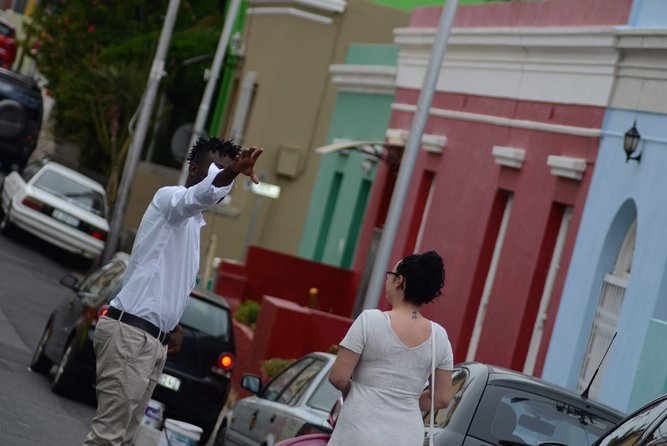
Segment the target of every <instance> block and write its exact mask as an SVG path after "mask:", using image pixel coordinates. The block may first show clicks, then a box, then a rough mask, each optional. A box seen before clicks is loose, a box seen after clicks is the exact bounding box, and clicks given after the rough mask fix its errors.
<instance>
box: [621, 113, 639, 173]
mask: <svg viewBox="0 0 667 446" xmlns="http://www.w3.org/2000/svg"><path fill="white" fill-rule="evenodd" d="M641 138H642V137H641V135H640V134H639V132H638V131H637V121H636V120H635V122H634V123H633V124H632V127H631V128H630V130H628V131H627V132H625V135H624V136H623V150H625V162H626V163H627V162H628V161H630V160H633V161H637V162H639V160H641V158H642V154H641V153H640V154H638V155H635V156H632V154H633V153H635V152H636V151H637V147H638V146H639V140H640V139H641Z"/></svg>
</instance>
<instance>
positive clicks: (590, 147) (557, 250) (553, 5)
mask: <svg viewBox="0 0 667 446" xmlns="http://www.w3.org/2000/svg"><path fill="white" fill-rule="evenodd" d="M631 6H632V1H631V0H545V1H542V2H531V3H514V2H513V3H496V4H487V5H469V6H462V7H460V8H459V11H458V13H457V17H456V21H455V28H454V30H453V32H452V34H451V37H450V39H449V46H448V49H447V53H446V57H445V61H444V64H443V67H442V70H441V75H440V78H439V81H438V86H437V91H436V94H435V96H434V100H433V103H432V105H431V107H432V108H431V111H430V117H429V121H428V123H427V126H426V130H425V134H424V137H423V138H422V150H421V151H420V153H419V157H418V160H417V163H416V167H415V171H414V174H413V177H412V183H411V188H410V191H409V192H408V196H407V200H406V205H405V209H404V212H403V214H404V216H405V217H404V219H403V221H402V223H401V226H400V229H399V233H398V235H397V237H396V239H395V242H394V249H393V255H392V260H391V262H394V261H396V260H398V259H400V258H401V257H403V256H405V255H407V254H409V253H412V252H415V251H418V252H421V251H424V250H429V249H435V250H437V251H439V252H440V253H441V254H442V255H443V257H444V258H445V265H446V269H447V283H446V286H445V294H444V296H443V297H442V298H440V299H439V300H437V301H436V302H435V303H433V304H431V305H429V306H427V308H426V309H425V313H426V314H427V315H428V316H429V317H432V318H433V319H435V320H436V321H438V322H440V323H442V324H443V325H444V326H445V327H446V328H447V329H448V331H449V334H450V337H451V339H452V345H453V347H454V352H455V360H456V361H463V360H466V359H468V360H472V359H474V360H479V361H484V362H489V363H493V364H498V365H502V366H507V367H510V368H513V369H516V370H523V371H526V372H528V373H532V374H535V375H540V374H541V369H542V365H543V362H544V356H545V353H546V347H547V345H548V341H549V337H550V334H551V330H552V327H553V321H554V318H555V315H556V312H557V308H558V304H559V300H560V295H561V292H562V288H563V282H564V279H565V272H566V271H567V267H568V263H569V260H570V257H571V254H572V250H573V246H574V242H575V236H576V234H577V228H578V226H579V222H580V220H581V214H582V210H583V207H584V202H585V199H586V195H587V191H588V187H589V184H590V181H591V177H592V173H593V169H594V163H595V160H596V156H597V150H598V146H599V143H600V134H601V131H600V129H601V127H602V125H603V118H604V112H605V107H606V105H607V102H608V100H609V94H610V91H611V88H612V82H613V73H614V64H615V61H616V58H617V53H616V52H615V51H613V49H612V48H611V45H610V44H609V43H610V42H611V41H612V40H613V39H614V35H613V33H612V32H611V31H610V29H611V28H610V26H613V25H620V24H624V23H627V21H628V15H629V13H630V9H631ZM439 11H440V10H439V8H421V9H417V10H416V11H415V12H414V13H413V15H412V19H411V22H410V25H409V27H407V28H401V29H396V30H395V32H394V35H395V43H397V44H399V45H400V46H401V52H400V56H399V62H398V69H397V74H396V99H395V102H394V104H393V105H392V117H391V121H390V128H389V129H388V130H387V135H386V136H387V139H388V140H389V141H390V142H392V143H394V144H397V145H399V146H400V145H402V144H404V143H405V141H406V136H407V132H408V131H409V128H410V125H411V122H412V117H413V114H414V111H415V108H416V103H417V99H418V96H419V89H420V88H421V85H422V82H423V77H424V73H425V71H426V67H427V63H428V57H429V55H430V51H431V47H432V44H433V40H434V36H435V27H436V26H437V23H438V15H439ZM395 174H396V170H395V167H392V166H390V165H387V164H383V165H382V166H381V167H380V169H379V170H378V173H377V176H376V178H375V181H374V185H373V190H372V195H371V197H370V200H369V207H368V208H367V211H366V217H365V224H364V226H363V228H362V230H361V234H360V241H359V245H358V251H357V255H356V257H355V263H354V270H356V271H357V272H361V271H363V270H364V269H365V267H366V265H367V263H368V262H371V261H372V259H371V258H370V256H369V247H370V245H371V239H372V237H373V232H374V229H375V228H381V227H382V225H383V223H384V220H385V217H386V212H387V208H388V202H389V199H390V197H391V191H392V189H393V185H394V181H395V178H396V175H395ZM382 305H385V303H384V302H382V303H381V306H382Z"/></svg>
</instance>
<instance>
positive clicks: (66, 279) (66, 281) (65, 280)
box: [60, 274, 79, 291]
mask: <svg viewBox="0 0 667 446" xmlns="http://www.w3.org/2000/svg"><path fill="white" fill-rule="evenodd" d="M60 284H61V285H64V286H66V287H67V288H71V289H73V290H75V291H76V290H77V289H78V288H79V279H77V278H76V277H74V276H73V275H72V274H65V275H64V276H62V277H61V278H60Z"/></svg>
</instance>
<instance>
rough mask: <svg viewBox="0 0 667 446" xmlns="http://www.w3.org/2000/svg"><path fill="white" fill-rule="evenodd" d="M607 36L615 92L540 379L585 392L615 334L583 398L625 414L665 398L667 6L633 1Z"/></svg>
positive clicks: (645, 0) (650, 0)
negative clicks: (633, 137)
mask: <svg viewBox="0 0 667 446" xmlns="http://www.w3.org/2000/svg"><path fill="white" fill-rule="evenodd" d="M615 32H616V36H617V38H616V39H615V42H614V44H613V45H614V47H615V49H616V51H617V54H618V58H617V62H616V68H617V69H616V74H615V80H614V86H613V88H612V90H611V92H610V98H609V108H608V109H607V112H606V114H605V119H604V125H603V129H602V137H601V142H600V149H599V152H598V158H597V160H596V167H595V171H594V174H593V178H592V182H591V186H590V189H589V194H588V198H587V201H586V206H585V209H584V213H583V216H582V221H581V225H580V227H579V232H578V235H577V241H576V244H575V248H574V252H573V255H572V260H571V262H570V266H569V271H568V274H567V279H566V282H565V287H564V290H563V295H562V298H561V303H560V307H559V311H558V315H557V318H556V322H555V325H554V330H553V333H552V337H551V342H550V345H549V350H548V354H547V358H546V361H545V365H544V369H543V373H542V377H543V378H545V379H547V380H550V381H553V382H556V383H558V384H561V385H564V386H566V387H569V388H576V389H578V390H583V389H584V388H585V387H586V385H587V384H588V383H589V381H590V380H591V377H592V375H593V373H594V370H595V368H596V367H597V366H598V364H600V361H601V360H602V357H603V355H604V353H605V350H606V349H607V347H608V345H609V343H610V342H611V339H612V337H613V335H614V333H617V336H616V339H615V340H614V342H613V345H612V346H611V348H610V349H609V353H608V355H607V357H606V359H605V360H604V362H603V363H602V366H601V369H600V371H599V372H598V375H597V377H596V379H595V380H594V382H593V384H592V388H591V391H590V395H591V397H592V398H596V399H599V400H601V401H603V402H605V403H607V404H610V405H612V406H614V407H616V408H618V409H621V410H625V411H630V410H632V409H634V408H636V407H638V406H640V405H642V404H644V403H645V402H647V401H648V400H650V399H652V398H654V397H656V396H658V395H660V394H662V393H665V392H667V203H666V202H665V200H666V194H665V193H666V192H667V2H666V1H664V0H635V3H634V4H633V8H632V13H631V16H630V20H629V25H628V26H627V27H619V28H617V29H616V31H615ZM633 126H634V128H635V129H636V130H637V133H638V135H639V138H640V139H639V142H638V145H637V147H636V149H635V151H634V152H632V153H631V154H630V155H626V153H625V152H624V142H626V141H624V139H625V138H624V137H625V135H626V133H627V132H628V131H630V130H631V129H632V128H633ZM627 142H630V141H627ZM629 149H632V147H629Z"/></svg>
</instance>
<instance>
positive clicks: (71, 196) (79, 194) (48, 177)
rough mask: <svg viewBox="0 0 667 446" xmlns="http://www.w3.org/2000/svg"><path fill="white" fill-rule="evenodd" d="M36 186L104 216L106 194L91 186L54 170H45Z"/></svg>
mask: <svg viewBox="0 0 667 446" xmlns="http://www.w3.org/2000/svg"><path fill="white" fill-rule="evenodd" d="M34 186H35V187H36V188H38V189H41V190H43V191H46V192H49V193H51V194H53V195H56V196H57V197H60V198H62V199H64V200H66V201H68V202H70V203H72V204H73V205H75V206H77V207H80V208H81V209H85V210H86V211H89V212H92V213H93V214H96V215H99V216H100V217H104V196H103V195H102V194H101V193H100V192H98V191H96V190H93V189H90V188H89V187H87V186H85V185H83V184H81V183H78V182H77V181H74V180H72V179H71V178H67V177H66V176H63V175H61V174H59V173H58V172H54V171H52V170H45V171H44V172H43V173H42V174H41V175H40V176H39V177H38V178H37V180H36V181H35V184H34Z"/></svg>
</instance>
